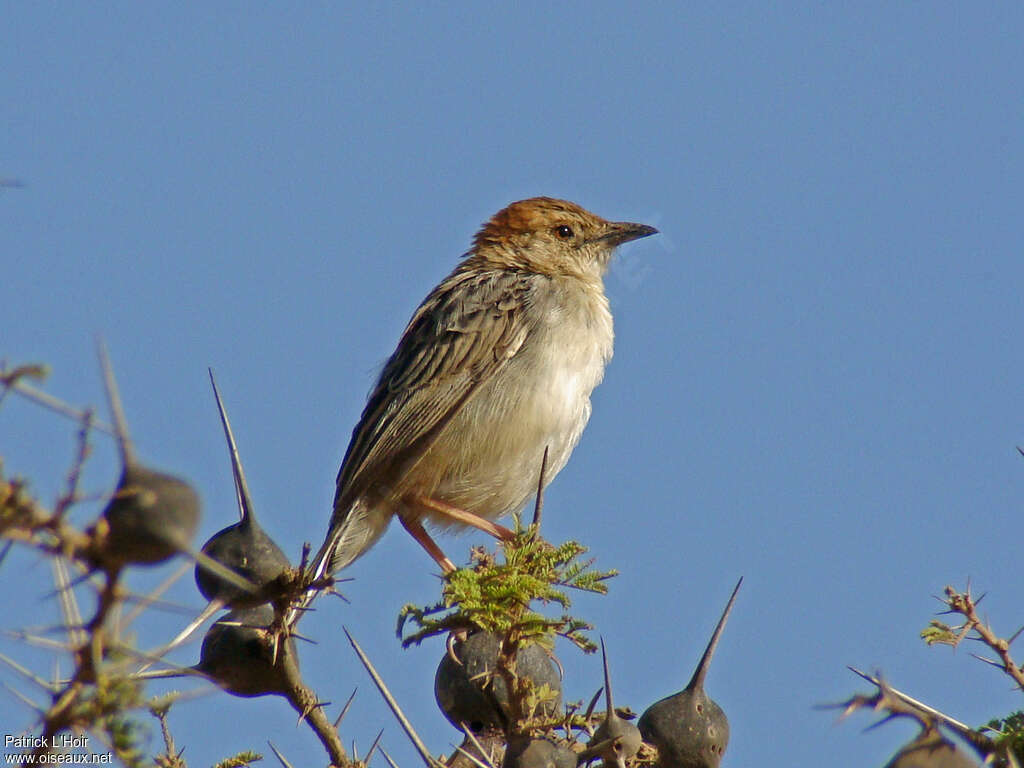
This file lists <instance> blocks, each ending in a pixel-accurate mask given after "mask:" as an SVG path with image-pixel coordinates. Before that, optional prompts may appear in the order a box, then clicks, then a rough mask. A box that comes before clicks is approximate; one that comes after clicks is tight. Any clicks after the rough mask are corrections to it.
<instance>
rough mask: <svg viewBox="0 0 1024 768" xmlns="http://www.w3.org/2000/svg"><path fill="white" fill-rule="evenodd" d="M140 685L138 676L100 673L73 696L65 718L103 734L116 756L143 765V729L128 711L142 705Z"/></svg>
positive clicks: (121, 759) (145, 762) (127, 761)
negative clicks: (91, 682)
mask: <svg viewBox="0 0 1024 768" xmlns="http://www.w3.org/2000/svg"><path fill="white" fill-rule="evenodd" d="M142 688H143V683H142V681H140V680H138V679H131V678H127V677H123V676H116V677H114V676H112V677H106V676H102V677H101V678H100V679H99V680H97V681H96V684H95V686H89V687H87V689H86V690H85V692H83V695H81V696H79V697H78V698H77V699H75V700H74V702H73V704H72V706H71V709H70V711H69V712H68V715H67V719H68V722H69V723H72V724H74V725H76V726H77V727H79V728H86V729H89V730H92V731H95V732H97V733H101V734H103V736H104V738H105V740H106V741H107V742H108V743H109V744H110V748H111V751H112V752H113V753H114V755H115V756H116V757H117V759H118V760H120V761H121V762H122V763H124V764H125V765H126V766H129V768H136V767H138V768H141V767H142V766H144V765H147V761H146V760H145V757H144V753H143V750H142V746H141V742H142V739H143V737H144V736H145V735H146V729H145V728H144V726H142V724H141V723H139V722H138V721H137V720H134V719H132V718H131V717H130V716H129V713H130V712H131V711H132V710H134V709H137V708H138V707H140V706H141V705H142Z"/></svg>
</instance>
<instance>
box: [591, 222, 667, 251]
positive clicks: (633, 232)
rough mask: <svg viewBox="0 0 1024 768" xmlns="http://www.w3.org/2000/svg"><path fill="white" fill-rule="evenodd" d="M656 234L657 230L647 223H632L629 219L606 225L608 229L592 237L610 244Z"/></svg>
mask: <svg viewBox="0 0 1024 768" xmlns="http://www.w3.org/2000/svg"><path fill="white" fill-rule="evenodd" d="M656 234H658V230H656V229H655V228H654V227H650V226H648V225H647V224H634V223H632V222H629V221H616V222H612V223H611V224H609V225H608V231H607V232H605V233H604V234H603V235H599V236H598V237H595V238H594V241H602V242H606V243H610V244H611V245H612V246H616V245H622V244H623V243H628V242H629V241H630V240H639V239H640V238H641V237H650V236H651V235H656Z"/></svg>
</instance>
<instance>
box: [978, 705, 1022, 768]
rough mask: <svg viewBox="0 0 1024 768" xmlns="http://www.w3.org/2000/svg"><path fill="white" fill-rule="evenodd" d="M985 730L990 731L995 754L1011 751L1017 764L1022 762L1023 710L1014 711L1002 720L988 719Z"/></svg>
mask: <svg viewBox="0 0 1024 768" xmlns="http://www.w3.org/2000/svg"><path fill="white" fill-rule="evenodd" d="M985 730H988V731H991V734H990V736H991V738H992V741H993V742H994V743H995V745H996V754H1007V753H1012V754H1013V756H1014V757H1015V758H1017V762H1018V764H1024V712H1014V713H1013V714H1011V715H1009V716H1007V717H1005V718H1003V719H1002V720H990V721H989V722H988V723H987V724H986V725H985Z"/></svg>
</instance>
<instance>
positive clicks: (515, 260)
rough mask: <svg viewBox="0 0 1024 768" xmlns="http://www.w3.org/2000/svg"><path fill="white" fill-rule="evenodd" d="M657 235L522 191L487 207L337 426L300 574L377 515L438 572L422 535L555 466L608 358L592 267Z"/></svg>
mask: <svg viewBox="0 0 1024 768" xmlns="http://www.w3.org/2000/svg"><path fill="white" fill-rule="evenodd" d="M656 232H657V230H656V229H654V227H649V226H646V225H644V224H632V223H623V222H611V221H606V220H605V219H602V218H601V217H599V216H595V215H594V214H592V213H590V212H588V211H585V210H584V209H583V208H581V207H580V206H578V205H576V204H575V203H570V202H567V201H565V200H555V199H553V198H549V197H536V198H531V199H529V200H520V201H519V202H515V203H512V204H511V205H509V206H508V207H507V208H505V209H504V210H502V211H499V212H498V213H497V214H495V215H494V216H493V217H492V218H491V219H490V221H488V222H487V223H486V224H485V225H484V226H483V228H482V229H480V231H479V232H478V233H477V234H476V237H475V238H474V240H473V245H472V247H471V248H470V250H469V252H468V253H467V254H466V256H465V258H464V259H463V261H462V262H461V263H460V264H459V265H458V266H457V267H456V268H455V270H454V271H453V272H452V273H451V274H450V275H449V276H448V277H447V278H445V279H444V280H443V281H442V282H441V284H440V285H438V286H437V287H436V288H435V289H434V290H433V291H431V292H430V295H428V296H427V298H426V299H424V301H423V303H422V304H421V305H420V306H419V308H418V309H417V310H416V312H415V314H414V315H413V316H412V319H411V320H410V321H409V324H408V326H407V327H406V329H405V332H404V333H403V334H402V338H401V340H400V341H399V342H398V348H397V349H396V350H395V352H394V354H393V355H392V356H391V358H390V359H389V360H388V361H387V363H386V364H385V366H384V369H383V371H382V372H381V375H380V378H379V380H378V381H377V384H376V386H375V387H374V389H373V392H372V393H371V395H370V398H369V401H368V402H367V404H366V408H365V410H364V411H363V415H362V418H360V420H359V423H358V424H357V425H356V428H355V429H354V430H353V432H352V440H351V442H350V443H349V446H348V450H347V452H346V453H345V458H344V461H343V462H342V465H341V470H340V472H339V474H338V480H337V491H336V494H335V497H334V514H333V516H332V517H331V525H330V530H329V532H328V534H327V538H326V541H325V542H324V545H323V547H322V548H321V550H320V552H319V553H318V555H317V558H316V560H315V561H314V566H315V575H316V576H318V577H319V576H323V575H327V574H331V573H334V572H335V571H337V570H339V569H341V568H344V567H345V566H347V565H348V564H349V563H351V562H352V561H353V560H355V559H356V558H357V557H359V556H360V555H361V554H363V553H364V552H365V551H366V550H368V549H369V548H370V547H371V546H373V544H374V543H375V542H376V541H377V539H379V538H380V536H381V535H382V534H383V533H384V530H385V529H386V528H387V526H388V523H389V522H390V520H391V518H392V517H394V516H396V515H397V516H398V519H399V520H400V521H401V523H402V525H403V526H404V527H405V529H406V530H407V531H408V532H409V533H410V534H412V536H413V537H414V538H415V539H416V540H417V541H418V542H419V543H420V544H421V545H422V546H423V548H424V549H426V550H427V552H428V553H429V554H430V556H431V557H433V558H434V560H436V561H437V563H438V564H439V565H440V567H441V569H442V570H443V571H445V572H450V571H453V570H454V569H455V566H454V565H453V564H452V562H451V561H450V560H449V559H448V558H447V557H445V555H444V553H443V552H442V551H441V549H440V548H439V547H438V546H437V544H435V543H434V541H433V539H432V538H431V537H430V535H429V534H428V533H427V531H426V529H425V528H424V525H423V524H424V521H429V522H431V523H433V524H434V525H436V526H438V527H441V528H445V527H448V526H453V525H463V526H464V525H469V526H473V527H476V528H479V529H481V530H483V531H486V532H487V533H490V534H491V535H494V536H495V537H498V538H508V537H509V536H510V535H511V532H510V531H509V530H508V529H507V528H505V527H504V526H501V525H498V524H496V523H494V522H493V520H495V519H496V518H499V517H502V516H503V515H507V514H510V513H512V512H515V511H517V510H519V509H520V508H521V507H522V506H523V505H524V504H525V503H526V500H527V499H528V498H529V497H530V496H531V495H532V494H533V493H535V492H536V490H537V488H536V484H537V479H536V478H537V467H538V466H540V463H541V457H542V456H543V454H544V451H545V448H547V449H548V451H549V460H548V471H547V473H546V475H545V481H546V482H550V481H551V480H552V479H553V478H554V477H555V475H557V474H558V472H559V471H560V470H561V469H562V467H564V466H565V464H566V462H567V461H568V460H569V455H570V454H571V453H572V450H573V448H575V447H576V443H577V442H578V441H579V439H580V435H581V434H582V432H583V428H584V426H586V423H587V419H588V418H589V417H590V393H591V391H592V390H593V389H594V387H596V386H597V384H598V383H599V382H600V381H601V378H602V377H603V375H604V367H605V364H606V363H607V362H608V360H609V359H610V358H611V356H612V336H613V333H612V316H611V312H610V311H609V308H608V300H607V298H606V297H605V294H604V284H603V276H604V273H605V270H606V269H607V268H608V262H609V261H610V259H611V257H612V252H613V251H614V250H615V247H616V246H618V245H621V244H623V243H626V242H628V241H630V240H635V239H637V238H640V237H647V236H648V235H653V234H655V233H656Z"/></svg>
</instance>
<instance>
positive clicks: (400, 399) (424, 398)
mask: <svg viewBox="0 0 1024 768" xmlns="http://www.w3.org/2000/svg"><path fill="white" fill-rule="evenodd" d="M536 279H538V277H537V276H536V275H531V274H526V273H517V272H512V271H509V270H504V271H499V270H495V271H488V272H482V273H481V272H469V271H461V272H460V271H456V272H455V273H453V274H452V275H451V276H449V277H448V278H447V279H446V280H445V281H444V282H443V283H441V284H440V285H439V286H438V287H437V288H435V289H434V291H433V292H432V293H431V294H430V295H429V296H428V297H427V298H426V300H425V301H424V302H423V304H421V305H420V307H419V309H417V310H416V314H415V315H413V318H412V320H410V321H409V325H408V326H407V327H406V329H405V332H404V333H403V334H402V338H401V341H399V343H398V348H397V349H396V350H395V353H394V354H393V355H392V356H391V359H390V360H388V362H387V364H386V365H385V366H384V370H383V371H382V372H381V375H380V379H379V380H378V382H377V385H376V387H375V388H374V390H373V393H372V394H371V395H370V399H369V401H368V402H367V404H366V408H365V409H364V410H363V415H362V418H360V420H359V424H358V425H357V426H356V428H355V429H354V430H353V432H352V440H351V442H350V443H349V447H348V451H347V452H346V453H345V460H344V461H343V462H342V465H341V470H340V472H339V473H338V489H337V493H336V495H335V506H334V520H333V522H334V524H335V525H337V524H339V523H340V522H341V519H342V518H344V516H345V515H346V513H347V511H348V508H349V507H350V506H351V504H352V503H353V502H354V501H355V499H356V498H358V496H359V495H360V494H361V493H363V492H364V491H365V490H366V488H367V487H368V484H370V483H372V482H374V481H375V478H376V477H377V476H378V472H377V469H378V467H379V466H380V465H381V463H382V462H386V463H387V465H388V471H389V472H391V471H395V470H397V471H398V472H407V471H408V470H409V469H411V468H412V467H413V466H414V465H415V463H416V462H417V461H419V459H420V458H422V456H423V455H424V453H426V451H427V449H428V448H429V447H430V445H431V443H432V442H433V440H434V439H435V438H436V437H437V435H438V434H439V433H440V432H441V430H442V429H443V428H444V427H445V425H446V424H447V423H448V422H449V421H450V420H451V418H452V417H453V416H454V415H455V414H456V413H458V411H459V409H460V408H462V407H463V405H465V403H466V402H467V401H468V400H469V398H470V397H472V395H473V393H474V392H476V390H477V388H478V387H479V386H480V384H482V383H483V382H485V381H487V380H488V379H490V378H491V377H492V376H494V375H495V373H497V372H498V371H499V370H500V369H501V368H502V366H504V365H505V363H506V362H507V361H508V360H509V358H511V357H512V356H513V355H515V354H516V352H517V351H518V350H519V348H520V346H521V345H522V344H523V341H524V340H525V339H526V337H527V335H528V334H529V332H530V327H529V321H528V320H527V317H528V316H529V313H528V312H526V311H525V310H526V309H527V307H528V305H529V303H530V300H531V287H532V283H533V281H534V280H536Z"/></svg>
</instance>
